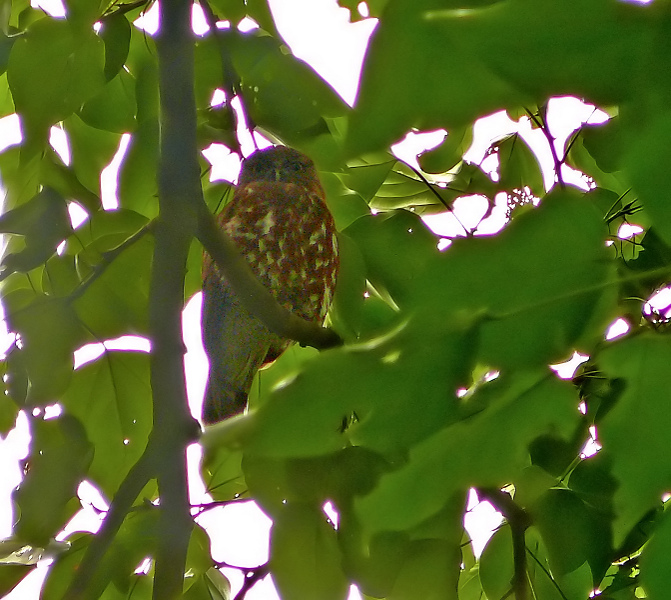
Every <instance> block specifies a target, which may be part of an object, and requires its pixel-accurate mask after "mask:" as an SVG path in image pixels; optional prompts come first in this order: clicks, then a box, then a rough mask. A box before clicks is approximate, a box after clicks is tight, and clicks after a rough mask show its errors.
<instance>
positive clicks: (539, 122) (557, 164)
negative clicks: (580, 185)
mask: <svg viewBox="0 0 671 600" xmlns="http://www.w3.org/2000/svg"><path fill="white" fill-rule="evenodd" d="M524 110H526V113H527V115H528V116H529V118H530V119H531V120H532V121H533V122H534V123H535V124H536V127H538V128H539V129H540V130H541V131H542V132H543V135H544V136H545V139H546V140H547V142H548V146H549V147H550V153H551V154H552V161H553V163H554V170H555V177H556V178H557V183H558V184H559V187H561V188H562V189H563V188H565V187H566V183H564V178H563V176H562V173H561V168H562V161H561V160H559V156H558V155H557V149H556V148H555V141H556V140H555V139H554V137H552V134H551V133H550V129H549V127H548V123H547V106H541V107H539V109H538V110H539V113H541V116H540V118H539V117H538V116H536V115H535V114H533V113H532V112H531V111H530V110H529V109H528V108H525V109H524Z"/></svg>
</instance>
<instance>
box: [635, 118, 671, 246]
mask: <svg viewBox="0 0 671 600" xmlns="http://www.w3.org/2000/svg"><path fill="white" fill-rule="evenodd" d="M631 126H632V128H634V127H635V133H634V135H633V138H632V139H631V141H630V143H629V145H628V148H627V150H626V153H625V159H624V160H625V167H626V172H627V175H628V176H629V179H630V181H631V182H632V184H633V186H634V190H635V191H636V192H637V193H638V198H639V199H640V200H641V202H642V204H643V206H644V208H645V209H646V211H647V212H648V213H649V215H650V217H651V218H652V223H653V225H654V227H655V229H656V231H657V233H658V234H659V235H660V236H661V237H662V239H663V240H664V241H665V242H666V243H667V244H671V211H670V210H669V206H670V203H669V200H670V198H669V181H668V177H667V170H666V167H665V166H664V165H666V164H668V161H669V160H671V151H670V150H669V147H668V144H666V143H665V140H667V139H668V138H669V136H671V115H670V114H668V113H667V112H663V113H658V114H655V115H654V117H653V118H651V119H647V120H644V121H643V122H640V121H639V120H638V119H637V120H636V121H635V122H634V123H631Z"/></svg>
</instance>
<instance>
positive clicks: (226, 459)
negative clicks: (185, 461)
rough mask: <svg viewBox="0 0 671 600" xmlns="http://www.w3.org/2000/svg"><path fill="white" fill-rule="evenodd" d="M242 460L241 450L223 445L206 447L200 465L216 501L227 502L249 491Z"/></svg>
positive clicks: (209, 491)
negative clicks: (232, 449) (234, 449)
mask: <svg viewBox="0 0 671 600" xmlns="http://www.w3.org/2000/svg"><path fill="white" fill-rule="evenodd" d="M241 460H242V453H241V452H240V451H231V450H229V449H228V448H225V447H223V446H220V447H217V448H208V449H206V452H205V454H204V456H203V461H202V463H201V467H200V469H201V475H202V478H203V481H204V482H205V486H206V487H207V491H208V493H209V494H210V495H211V496H212V498H213V499H214V500H215V501H217V502H226V501H228V500H233V499H234V498H238V497H239V496H241V495H242V494H245V493H246V492H247V483H246V482H245V478H244V475H243V473H242V468H241Z"/></svg>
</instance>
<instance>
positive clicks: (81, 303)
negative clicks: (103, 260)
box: [72, 235, 153, 339]
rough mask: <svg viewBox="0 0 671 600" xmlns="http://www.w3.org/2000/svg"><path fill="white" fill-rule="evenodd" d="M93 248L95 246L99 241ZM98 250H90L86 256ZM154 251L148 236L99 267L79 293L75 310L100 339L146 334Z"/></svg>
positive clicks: (74, 304) (89, 248) (73, 305)
mask: <svg viewBox="0 0 671 600" xmlns="http://www.w3.org/2000/svg"><path fill="white" fill-rule="evenodd" d="M98 243H100V240H98ZM92 246H96V242H94V243H93V244H92ZM96 250H97V248H95V247H94V248H91V247H88V248H87V249H86V250H85V251H84V253H86V252H89V253H93V252H95V251H96ZM152 251H153V240H152V239H151V237H150V236H146V235H145V236H143V237H142V238H140V239H139V240H137V241H136V242H135V243H133V244H132V245H130V246H129V247H128V248H126V249H124V250H123V252H121V254H119V255H118V256H116V257H114V259H113V260H112V262H111V263H109V264H99V265H98V266H97V270H96V271H94V272H93V273H92V274H91V275H90V279H89V280H87V282H86V283H85V284H83V285H84V286H85V288H82V290H83V291H82V292H81V293H78V294H77V297H76V298H75V299H74V301H73V302H72V307H73V308H74V310H75V311H76V313H77V317H78V318H79V319H80V321H81V322H82V324H83V325H84V326H85V327H86V329H87V330H88V331H90V332H91V333H92V335H94V336H95V337H96V338H97V339H110V338H115V337H118V336H120V335H125V334H131V333H135V334H138V335H144V334H146V333H147V327H148V325H147V319H148V312H147V311H148V298H149V274H150V268H151V257H152ZM84 253H83V254H84ZM94 256H95V255H94Z"/></svg>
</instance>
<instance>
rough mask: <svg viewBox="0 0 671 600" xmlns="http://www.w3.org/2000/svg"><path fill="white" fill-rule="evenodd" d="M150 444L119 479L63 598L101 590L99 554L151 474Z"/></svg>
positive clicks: (96, 593) (94, 595)
mask: <svg viewBox="0 0 671 600" xmlns="http://www.w3.org/2000/svg"><path fill="white" fill-rule="evenodd" d="M153 448H154V447H153V445H152V444H151V441H150V443H149V444H148V445H147V447H146V448H145V451H144V452H143V454H142V456H141V457H140V458H139V459H138V461H137V462H136V463H135V464H134V465H133V467H132V468H131V470H130V471H129V473H128V475H126V478H125V479H124V480H123V481H122V482H121V485H120V486H119V489H118V490H117V492H116V494H115V495H114V499H113V500H112V502H111V503H110V507H109V510H108V511H107V515H106V516H105V520H104V521H103V523H102V526H101V527H100V530H99V531H98V533H96V535H95V536H94V537H93V539H92V540H91V543H90V544H89V546H88V548H87V549H86V552H85V553H84V557H83V558H82V561H81V563H80V564H79V567H78V568H77V571H76V573H75V576H74V578H73V579H72V582H71V583H70V586H69V588H68V591H67V592H66V594H65V596H64V598H69V599H72V600H77V599H79V598H82V599H85V598H97V597H98V596H100V594H102V592H103V591H104V589H105V586H106V584H107V581H108V580H107V578H104V579H102V580H101V579H100V578H96V577H95V576H96V575H97V573H98V571H99V569H100V567H101V566H102V565H103V557H104V556H105V553H106V552H107V549H108V548H109V546H110V544H111V543H112V541H113V540H114V536H115V535H116V534H117V532H118V531H119V528H120V527H121V525H122V524H123V522H124V519H125V518H126V515H127V514H128V512H129V511H130V509H131V508H132V506H133V503H134V502H135V499H136V498H137V497H138V494H139V493H140V492H141V491H142V488H144V486H145V485H146V484H147V483H148V482H149V480H150V479H151V478H152V477H153V475H154V463H153V455H154V451H153ZM103 583H104V584H105V585H103ZM101 588H102V589H101Z"/></svg>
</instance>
